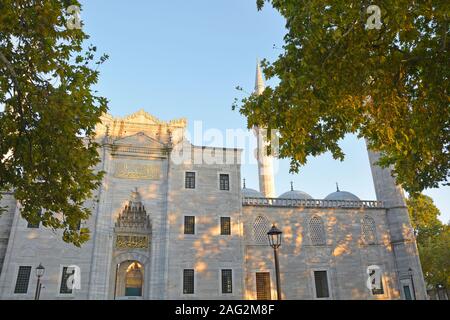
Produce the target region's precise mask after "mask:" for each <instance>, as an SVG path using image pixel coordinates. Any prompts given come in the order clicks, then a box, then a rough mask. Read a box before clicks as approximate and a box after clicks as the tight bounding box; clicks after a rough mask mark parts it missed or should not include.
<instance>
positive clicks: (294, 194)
mask: <svg viewBox="0 0 450 320" xmlns="http://www.w3.org/2000/svg"><path fill="white" fill-rule="evenodd" d="M312 198H313V197H311V196H310V195H309V194H307V193H306V192H303V191H299V190H291V191H288V192H285V193H283V194H282V195H281V196H279V197H278V199H292V200H297V199H298V200H307V199H312Z"/></svg>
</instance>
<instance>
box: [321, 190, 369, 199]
mask: <svg viewBox="0 0 450 320" xmlns="http://www.w3.org/2000/svg"><path fill="white" fill-rule="evenodd" d="M325 200H349V201H361V200H360V199H359V198H358V197H357V196H355V195H354V194H353V193H351V192H347V191H336V192H333V193H330V194H329V195H327V196H326V198H325Z"/></svg>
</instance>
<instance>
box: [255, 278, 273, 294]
mask: <svg viewBox="0 0 450 320" xmlns="http://www.w3.org/2000/svg"><path fill="white" fill-rule="evenodd" d="M256 299H258V300H271V299H272V297H271V294H270V273H269V272H257V273H256Z"/></svg>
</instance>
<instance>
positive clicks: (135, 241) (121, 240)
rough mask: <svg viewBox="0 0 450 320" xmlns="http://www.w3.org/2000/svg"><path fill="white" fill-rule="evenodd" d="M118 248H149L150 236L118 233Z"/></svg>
mask: <svg viewBox="0 0 450 320" xmlns="http://www.w3.org/2000/svg"><path fill="white" fill-rule="evenodd" d="M116 248H117V249H147V248H148V236H140V235H139V236H136V235H134V236H133V235H117V237H116Z"/></svg>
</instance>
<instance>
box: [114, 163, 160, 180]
mask: <svg viewBox="0 0 450 320" xmlns="http://www.w3.org/2000/svg"><path fill="white" fill-rule="evenodd" d="M114 177H116V178H120V179H147V180H159V179H160V177H161V166H160V164H158V163H152V164H137V163H127V162H119V163H117V164H116V166H115V170H114Z"/></svg>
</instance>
